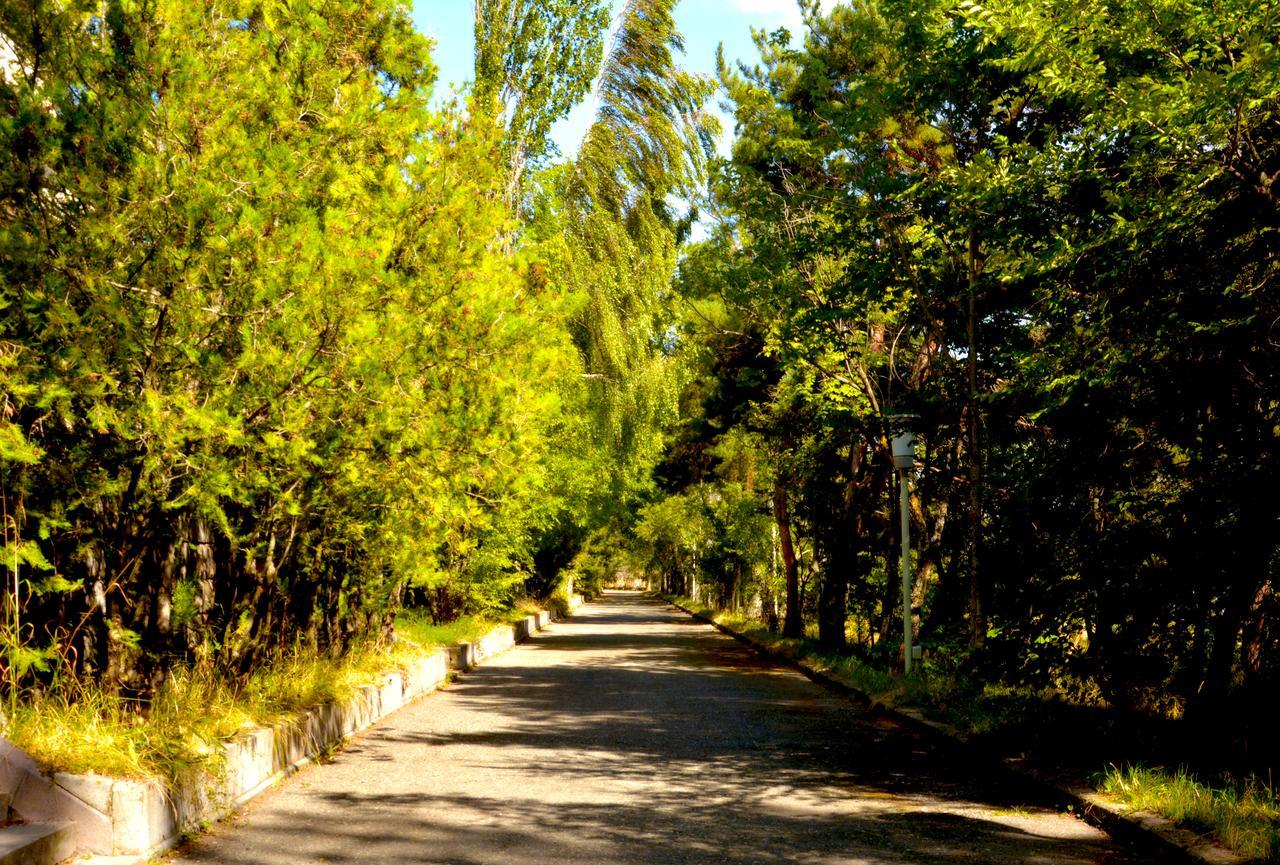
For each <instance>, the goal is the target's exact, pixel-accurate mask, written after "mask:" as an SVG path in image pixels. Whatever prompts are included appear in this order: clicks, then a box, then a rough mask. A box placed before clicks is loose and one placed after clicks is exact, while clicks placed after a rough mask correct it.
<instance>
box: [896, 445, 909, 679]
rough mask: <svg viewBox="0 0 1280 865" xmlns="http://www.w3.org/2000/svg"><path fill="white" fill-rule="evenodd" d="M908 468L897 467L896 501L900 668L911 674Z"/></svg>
mask: <svg viewBox="0 0 1280 865" xmlns="http://www.w3.org/2000/svg"><path fill="white" fill-rule="evenodd" d="M909 471H910V469H899V470H898V479H899V490H898V503H899V509H900V510H901V511H902V669H903V672H905V673H906V674H907V675H911V512H910V511H911V498H910V492H909V490H908V487H907V473H908V472H909Z"/></svg>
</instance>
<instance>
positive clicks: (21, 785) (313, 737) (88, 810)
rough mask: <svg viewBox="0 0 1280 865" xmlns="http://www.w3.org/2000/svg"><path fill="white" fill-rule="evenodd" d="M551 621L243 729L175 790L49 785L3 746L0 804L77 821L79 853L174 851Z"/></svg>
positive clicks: (75, 781) (534, 621) (545, 618)
mask: <svg viewBox="0 0 1280 865" xmlns="http://www.w3.org/2000/svg"><path fill="white" fill-rule="evenodd" d="M551 620H552V616H551V614H550V613H546V612H543V613H539V614H538V615H531V616H528V617H526V618H525V619H524V620H523V621H521V622H518V623H517V624H516V625H515V626H514V627H512V626H507V625H504V626H500V627H497V628H494V629H493V630H491V631H490V632H489V633H487V634H485V635H484V636H483V637H482V638H480V639H479V640H476V641H475V642H474V643H463V644H460V645H458V646H454V647H450V648H449V649H447V650H440V651H438V652H435V653H434V654H431V655H428V656H426V657H424V658H421V659H418V660H417V661H415V662H414V663H413V664H412V665H411V666H410V668H409V669H408V670H406V671H404V672H403V673H393V674H390V675H388V676H387V677H386V679H384V680H383V681H382V682H380V683H379V684H376V685H366V686H364V687H362V688H360V689H358V690H357V691H356V693H355V694H354V695H353V696H352V697H351V699H349V700H346V701H344V702H341V703H329V704H326V705H323V706H319V707H316V708H314V709H312V710H310V711H308V712H306V713H304V714H303V715H301V716H299V717H297V718H295V719H293V720H291V721H285V722H282V723H280V724H277V725H275V726H274V727H270V728H258V729H252V730H246V731H245V732H244V733H242V734H240V735H239V736H237V737H236V738H235V739H234V740H232V741H230V742H227V743H226V744H225V745H224V746H223V756H224V758H225V759H224V760H223V761H222V762H221V764H220V765H218V766H217V767H216V768H210V769H197V770H192V771H191V772H189V773H188V774H187V775H186V777H184V778H182V779H180V780H179V781H178V782H176V783H175V784H174V788H173V789H168V788H167V787H166V785H165V784H164V783H162V782H161V781H160V780H159V779H149V780H135V779H128V778H109V777H104V776H99V775H93V774H83V775H71V774H65V773H57V774H55V775H54V776H53V777H52V778H50V777H47V776H45V775H42V774H41V772H40V768H39V766H38V765H37V764H36V763H35V762H34V761H33V760H32V759H31V758H30V757H29V756H28V755H26V754H25V753H23V752H22V751H21V750H19V749H17V748H15V747H14V746H13V745H12V744H10V743H9V742H7V741H5V740H4V739H0V799H2V798H4V797H5V796H7V795H8V794H10V793H11V794H12V802H13V808H14V810H15V811H16V812H17V813H18V814H20V815H21V816H22V817H23V818H25V819H26V820H27V821H28V822H40V823H70V824H72V825H73V826H74V830H73V832H74V838H75V846H74V851H75V853H76V854H79V855H83V854H96V855H98V856H102V857H111V856H116V857H122V858H128V859H129V861H136V857H140V856H152V855H155V854H157V853H159V852H161V851H163V850H165V849H167V848H169V847H171V846H172V845H173V844H174V843H175V842H176V841H177V839H178V836H179V834H180V833H182V832H185V831H188V830H190V829H193V828H195V827H197V826H199V825H201V824H202V823H206V822H208V821H212V820H218V819H221V818H222V817H224V816H226V815H227V814H228V813H229V812H230V811H231V810H232V809H234V808H236V807H238V806H239V805H241V804H243V803H244V802H245V801H248V800H249V799H252V798H253V797H254V796H256V795H257V794H258V793H260V792H262V790H264V789H266V787H268V786H269V785H270V784H271V783H273V782H274V781H275V780H276V779H277V778H279V777H280V776H282V775H284V774H286V773H288V772H289V771H291V770H292V769H294V768H296V767H298V766H299V765H301V764H302V763H303V762H305V761H306V760H308V759H310V758H311V757H313V756H315V755H316V754H318V753H320V752H321V751H323V750H324V749H326V748H329V747H332V746H334V745H337V744H338V743H340V742H341V741H342V740H343V739H345V738H347V737H348V736H350V735H352V734H353V733H356V732H359V731H360V730H363V729H365V728H367V727H369V726H370V725H371V724H373V723H374V722H376V721H378V720H379V719H381V718H383V717H385V716H386V715H388V714H390V713H391V712H394V711H395V710H396V709H399V708H400V707H402V706H403V705H405V704H406V703H408V702H409V701H410V700H412V699H414V698H416V697H418V696H421V695H422V694H426V693H429V692H430V691H433V690H435V689H436V688H438V687H440V685H441V684H442V683H444V682H445V681H446V680H447V678H448V674H449V670H450V669H471V668H473V667H474V666H476V665H477V664H479V663H480V661H481V660H483V659H484V658H487V657H492V656H493V655H496V654H498V653H499V652H502V651H504V650H506V649H509V648H511V647H512V646H514V645H515V643H516V642H517V638H523V637H524V636H527V635H528V634H531V633H533V632H535V631H537V630H540V629H541V628H542V627H545V625H546V624H547V623H548V622H549V621H551ZM68 843H70V842H68Z"/></svg>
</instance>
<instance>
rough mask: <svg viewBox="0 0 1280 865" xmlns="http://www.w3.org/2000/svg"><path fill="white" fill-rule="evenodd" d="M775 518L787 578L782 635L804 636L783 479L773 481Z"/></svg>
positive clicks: (794, 552)
mask: <svg viewBox="0 0 1280 865" xmlns="http://www.w3.org/2000/svg"><path fill="white" fill-rule="evenodd" d="M773 519H774V522H775V523H777V526H778V546H779V547H780V548H781V550H782V573H783V575H784V577H785V578H786V586H787V601H786V611H785V612H784V614H783V619H782V636H784V637H803V636H804V620H803V619H802V618H801V614H800V568H799V566H798V565H797V563H796V548H795V546H794V545H793V544H792V543H791V516H790V513H789V512H788V510H787V490H786V488H785V487H784V486H783V485H782V482H781V481H774V483H773Z"/></svg>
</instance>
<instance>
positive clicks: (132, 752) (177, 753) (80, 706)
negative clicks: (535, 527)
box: [4, 602, 539, 781]
mask: <svg viewBox="0 0 1280 865" xmlns="http://www.w3.org/2000/svg"><path fill="white" fill-rule="evenodd" d="M538 610H539V607H538V606H537V605H535V604H533V603H532V602H520V603H519V604H517V605H516V606H515V607H514V608H513V609H511V610H510V611H506V612H502V613H497V614H493V615H490V616H483V617H481V616H464V617H462V618H460V619H458V620H456V621H454V622H450V623H448V624H444V625H436V624H432V623H431V621H430V619H429V618H428V617H427V616H425V615H424V614H423V613H421V612H420V611H415V610H407V611H404V612H402V613H401V615H400V616H399V617H398V618H397V620H396V631H397V633H398V634H400V635H402V636H403V637H405V638H406V639H404V640H400V641H397V642H396V643H394V644H393V645H392V646H390V647H385V646H378V645H375V644H368V645H361V646H356V647H355V648H353V649H352V650H351V651H350V652H348V653H347V654H346V655H345V656H343V657H342V658H338V659H334V658H329V657H326V656H323V655H320V654H318V653H316V652H308V651H297V652H293V653H290V654H288V655H284V656H282V657H280V658H277V659H276V660H275V661H274V662H271V663H268V664H266V665H264V666H262V667H260V668H259V669H258V670H256V671H254V672H253V673H252V674H251V675H250V677H249V678H248V679H247V680H246V681H244V682H239V683H238V682H234V681H232V680H230V679H228V678H226V677H224V676H222V675H220V674H219V673H218V672H217V671H216V670H214V669H212V668H206V667H179V668H175V669H174V670H172V671H170V673H169V676H168V678H167V679H166V681H165V684H164V685H163V686H162V687H161V690H160V692H159V693H158V694H156V696H155V698H154V699H153V700H151V701H150V702H149V703H143V702H141V701H138V700H131V699H128V698H125V697H119V696H115V695H111V694H107V693H105V692H104V691H102V690H101V689H98V688H94V687H92V686H88V685H83V684H78V683H59V684H57V685H55V686H53V687H50V688H47V689H45V690H44V691H42V692H38V693H28V694H27V695H25V696H24V699H23V701H22V702H20V703H19V704H18V706H17V707H16V709H15V711H14V712H13V713H12V714H11V715H10V717H9V718H8V727H7V729H6V730H5V731H4V735H5V737H6V738H7V739H9V740H10V741H11V742H12V743H13V744H15V745H16V746H18V747H19V748H21V749H22V750H24V751H26V752H27V753H28V754H30V755H31V757H32V758H33V759H35V761H36V762H37V763H39V764H40V765H41V766H43V767H44V768H45V769H47V770H49V771H53V772H71V773H83V772H94V773H97V774H100V775H108V776H112V777H120V778H145V777H157V776H158V777H161V778H164V779H167V780H170V781H173V780H176V779H178V778H181V777H183V776H184V775H186V774H187V773H189V772H192V771H197V770H202V769H205V770H208V769H214V768H216V766H217V765H218V761H219V760H220V759H221V757H222V749H221V747H220V746H221V743H222V742H224V741H225V740H227V739H230V738H232V737H233V736H235V735H237V734H238V733H241V732H243V731H245V730H247V729H250V728H253V727H258V726H269V725H272V724H276V723H279V722H281V721H284V720H287V719H289V718H292V717H296V716H297V715H299V714H301V713H303V712H305V711H306V710H308V709H311V708H314V707H316V706H321V705H324V704H325V703H329V702H333V701H335V700H343V699H347V698H349V697H351V696H352V695H353V694H354V693H355V692H356V691H357V690H358V689H359V688H360V687H362V686H364V685H369V684H375V683H377V682H379V681H381V680H382V679H383V677H385V676H386V675H387V674H388V673H392V672H396V671H397V670H402V669H404V668H406V667H407V666H408V665H409V664H410V663H411V662H412V661H414V660H416V659H417V658H419V657H421V656H422V654H423V652H424V651H426V650H431V649H434V648H437V647H442V646H449V645H452V644H454V643H459V642H466V641H472V640H475V639H478V638H479V637H481V636H483V635H484V634H486V633H488V632H489V631H490V630H492V629H493V628H494V627H496V626H497V625H500V624H504V623H514V622H516V621H519V620H520V619H523V618H524V617H526V616H528V615H531V614H532V613H534V612H537V611H538Z"/></svg>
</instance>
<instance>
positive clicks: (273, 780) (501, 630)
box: [75, 597, 583, 865]
mask: <svg viewBox="0 0 1280 865" xmlns="http://www.w3.org/2000/svg"><path fill="white" fill-rule="evenodd" d="M582 604H583V601H582V600H581V599H579V598H577V597H575V598H572V599H571V601H570V605H569V611H568V612H567V613H566V614H564V615H559V614H557V613H555V612H554V611H551V610H542V611H540V612H539V613H538V614H536V615H530V616H528V617H526V619H524V620H522V621H520V622H518V623H516V624H512V625H497V626H495V627H494V628H492V629H491V630H490V631H489V632H488V633H486V634H485V635H484V636H483V637H481V638H480V639H479V640H477V641H475V643H474V644H472V643H464V644H461V645H466V646H467V647H468V650H469V651H468V663H467V665H466V666H465V667H455V666H452V665H450V664H449V663H448V660H449V659H448V656H447V649H448V648H450V647H445V648H443V649H441V650H439V652H438V653H439V654H440V655H441V658H442V662H443V667H444V671H445V672H444V674H443V675H442V676H441V677H440V679H439V681H437V682H435V683H434V684H433V685H432V686H431V687H428V688H425V689H423V690H420V691H418V692H417V693H416V694H413V695H412V696H410V697H408V698H405V699H402V701H401V702H399V704H397V705H395V706H394V707H392V708H389V709H388V710H387V711H385V712H379V713H378V715H377V717H370V718H369V719H368V722H367V723H365V724H362V725H360V726H358V727H357V728H355V729H351V730H349V731H347V732H345V733H343V734H342V735H340V736H338V737H337V738H335V739H333V740H330V741H329V742H326V743H319V742H316V743H314V747H312V748H311V749H310V751H309V753H306V754H305V755H303V756H301V757H300V759H297V760H294V761H292V762H291V763H290V764H289V765H287V766H285V767H284V768H282V769H281V770H280V771H278V772H275V773H274V774H272V775H271V777H269V778H267V779H265V780H264V781H262V782H261V783H259V784H257V785H255V786H254V787H253V789H252V790H249V791H246V792H245V793H243V794H242V795H240V796H237V797H236V798H235V799H234V801H232V802H230V803H228V804H229V807H228V808H226V810H224V811H223V812H222V813H221V814H219V815H216V816H214V815H210V816H211V819H208V820H206V821H202V822H205V823H217V822H221V821H223V820H225V819H228V818H230V817H232V816H234V815H235V814H236V813H237V812H238V811H239V810H241V809H242V808H243V807H244V806H246V805H248V804H249V803H250V802H251V801H252V800H253V799H256V798H257V797H258V796H259V795H260V794H262V793H265V792H266V791H267V790H269V789H271V788H273V787H275V786H276V785H277V784H279V783H280V782H281V781H283V780H284V779H286V778H288V777H291V776H292V775H294V774H296V773H297V772H298V771H300V770H301V769H303V768H304V767H306V766H308V765H310V764H312V763H313V762H315V760H316V758H317V757H318V756H320V755H323V754H329V753H332V752H334V751H337V750H340V749H342V748H344V747H346V746H347V745H348V744H349V743H350V742H351V741H352V740H353V739H355V738H356V737H357V736H358V735H360V734H362V733H365V732H367V731H368V730H369V729H370V728H372V727H374V726H375V725H376V724H378V723H380V722H381V721H383V720H384V719H386V718H388V717H390V716H391V715H392V714H394V713H395V712H397V711H398V710H399V709H402V708H404V707H406V706H409V705H411V704H414V703H417V702H419V701H421V700H423V699H425V698H426V697H429V696H430V695H432V694H434V693H436V692H438V691H440V690H442V689H443V688H444V687H445V686H446V684H447V683H448V681H449V680H450V678H451V674H453V673H454V672H468V671H470V670H473V669H475V668H477V667H479V666H481V665H483V663H484V662H485V661H487V660H489V659H490V658H493V657H496V656H498V655H500V654H503V653H505V652H506V651H508V650H509V649H513V648H515V647H516V646H518V645H520V644H521V643H523V642H525V641H526V640H528V639H529V638H530V637H532V636H533V635H534V634H537V633H540V632H541V631H543V630H544V629H545V628H546V627H547V626H548V625H550V624H552V623H555V622H562V621H564V620H565V619H566V618H569V617H571V616H572V615H573V614H574V613H575V612H577V610H578V609H579V608H580V607H581V606H582ZM499 634H502V635H503V636H505V638H506V639H504V640H502V641H500V642H497V643H496V645H494V646H493V648H492V649H490V650H488V651H475V650H476V649H478V648H479V646H478V644H481V643H483V642H484V641H485V640H486V638H493V637H495V636H497V635H499ZM263 729H269V728H263ZM200 834H203V832H202V831H201V829H200V828H196V827H188V828H186V829H179V830H178V831H177V832H175V833H174V834H172V835H171V836H169V837H167V838H165V839H164V840H163V841H161V842H160V843H158V844H155V845H154V846H152V847H151V849H149V850H147V851H146V852H145V853H124V854H119V853H117V854H114V855H113V854H104V853H97V854H93V853H88V854H86V853H84V852H81V853H79V858H77V859H76V860H75V861H76V865H149V863H154V862H158V861H160V858H159V857H161V856H163V855H164V854H165V853H167V852H169V851H171V850H172V849H174V848H175V847H177V846H179V845H180V844H182V843H184V842H186V841H187V840H189V839H190V838H193V837H195V836H198V835H200Z"/></svg>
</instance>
